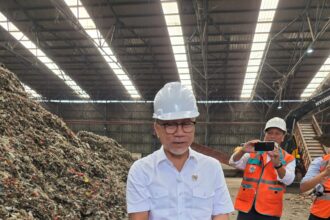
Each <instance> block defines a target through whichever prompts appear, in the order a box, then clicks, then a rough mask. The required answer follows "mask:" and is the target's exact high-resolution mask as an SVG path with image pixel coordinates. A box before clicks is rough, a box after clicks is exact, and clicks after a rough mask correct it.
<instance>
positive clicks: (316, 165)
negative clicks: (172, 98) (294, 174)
mask: <svg viewBox="0 0 330 220" xmlns="http://www.w3.org/2000/svg"><path fill="white" fill-rule="evenodd" d="M323 163H324V162H323V158H322V157H317V158H315V159H314V160H313V161H312V163H311V164H310V165H309V167H308V170H307V173H306V175H305V176H304V178H303V179H302V180H301V182H302V183H303V182H306V181H307V180H310V179H312V178H313V177H315V176H317V175H319V174H320V169H321V166H322V165H324V164H323Z"/></svg>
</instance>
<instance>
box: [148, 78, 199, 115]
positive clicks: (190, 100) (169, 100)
mask: <svg viewBox="0 0 330 220" xmlns="http://www.w3.org/2000/svg"><path fill="white" fill-rule="evenodd" d="M198 115H199V112H198V109H197V105H196V98H195V96H194V93H193V92H192V91H191V90H190V89H189V88H188V87H187V86H185V85H182V84H181V83H179V82H170V83H167V84H165V86H164V87H163V88H161V89H160V90H159V91H158V93H157V94H156V96H155V100H154V114H153V118H155V119H160V120H176V119H184V118H195V117H197V116H198Z"/></svg>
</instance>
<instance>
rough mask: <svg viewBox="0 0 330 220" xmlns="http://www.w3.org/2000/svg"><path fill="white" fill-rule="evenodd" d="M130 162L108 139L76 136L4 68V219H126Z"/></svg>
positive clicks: (0, 123) (0, 161)
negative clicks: (26, 91)
mask: <svg viewBox="0 0 330 220" xmlns="http://www.w3.org/2000/svg"><path fill="white" fill-rule="evenodd" d="M132 162H133V159H132V157H131V155H130V153H129V152H128V151H126V150H125V149H124V148H123V147H121V146H120V145H119V144H118V143H117V142H116V141H114V140H112V139H110V138H106V137H101V136H98V135H95V134H92V133H89V132H79V133H78V134H77V135H76V134H75V133H74V132H72V131H71V130H70V129H69V128H68V127H67V126H66V125H65V123H64V122H63V121H62V120H61V119H60V118H59V117H57V116H55V115H53V114H51V113H50V112H48V111H47V110H45V109H44V108H43V107H41V106H40V105H39V104H38V103H36V102H34V101H32V100H31V99H29V98H28V96H27V94H26V93H25V91H24V88H23V87H22V86H21V84H20V83H19V81H18V79H17V78H16V76H15V75H14V74H13V73H11V72H9V71H8V70H6V69H3V68H0V219H57V220H59V219H114V220H119V219H120V220H121V219H125V218H127V215H126V207H125V183H126V177H127V172H128V169H129V167H130V165H131V164H132Z"/></svg>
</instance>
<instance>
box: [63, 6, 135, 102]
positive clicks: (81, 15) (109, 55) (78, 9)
mask: <svg viewBox="0 0 330 220" xmlns="http://www.w3.org/2000/svg"><path fill="white" fill-rule="evenodd" d="M64 2H65V3H66V4H67V6H68V7H69V8H70V10H71V12H72V13H73V14H74V16H75V17H76V18H77V20H78V22H79V24H80V25H81V26H82V27H83V28H84V30H85V32H86V33H87V34H88V36H89V37H90V38H91V39H92V42H93V44H94V45H95V46H96V48H97V49H98V51H99V52H100V53H101V55H102V56H103V58H104V60H105V61H106V62H107V64H108V66H109V67H110V69H112V70H113V72H114V73H115V75H116V76H117V77H118V79H119V80H120V82H121V83H122V85H123V86H124V88H125V89H126V91H127V92H128V94H129V95H130V96H131V98H141V96H140V95H139V93H138V91H137V90H136V87H135V86H134V85H133V82H132V81H131V80H130V79H129V77H128V74H127V72H126V71H125V70H124V69H123V67H122V66H121V64H120V63H119V61H118V59H117V58H116V56H115V55H114V53H113V51H112V50H111V48H110V46H109V45H108V44H107V42H106V40H105V39H104V38H103V36H102V34H101V32H100V31H99V30H98V29H97V28H96V25H95V23H94V21H93V20H92V19H91V17H90V16H89V13H88V12H87V10H86V9H85V7H84V6H83V4H82V3H81V1H80V0H64ZM119 71H120V74H118V72H119ZM122 73H124V74H125V76H126V77H125V80H126V81H123V80H122V79H123V77H119V76H122ZM127 81H129V82H127Z"/></svg>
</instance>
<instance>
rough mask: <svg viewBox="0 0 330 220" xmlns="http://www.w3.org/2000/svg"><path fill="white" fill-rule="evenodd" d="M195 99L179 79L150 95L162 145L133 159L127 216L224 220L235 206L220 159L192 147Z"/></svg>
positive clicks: (134, 218)
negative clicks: (148, 153)
mask: <svg viewBox="0 0 330 220" xmlns="http://www.w3.org/2000/svg"><path fill="white" fill-rule="evenodd" d="M198 115H199V112H198V109H197V105H196V99H195V96H194V94H193V92H192V91H191V90H190V89H188V87H186V86H184V85H182V84H181V83H179V82H172V83H168V84H166V85H165V86H164V87H163V88H162V89H161V90H160V91H159V92H158V93H157V95H156V97H155V100H154V114H153V118H154V119H155V122H154V129H155V132H156V134H157V137H158V138H159V140H160V142H161V144H162V147H161V148H160V149H159V150H157V151H155V152H154V153H152V154H151V155H149V156H147V157H145V158H142V159H140V160H138V161H136V162H135V163H134V164H133V165H132V167H131V169H130V171H129V174H128V179H127V188H126V199H127V210H128V213H129V218H130V220H149V219H150V220H158V219H162V220H173V219H180V220H211V219H212V220H225V219H226V220H227V219H229V218H228V214H229V213H230V212H232V211H233V210H234V209H233V205H232V202H231V199H230V195H229V192H228V189H227V185H226V182H225V179H224V175H223V171H222V168H221V165H220V163H219V161H217V160H215V159H214V158H211V157H208V156H205V155H202V154H200V153H198V152H196V151H194V150H192V149H191V148H190V145H191V144H192V142H193V140H194V136H195V123H196V117H197V116H198Z"/></svg>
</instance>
